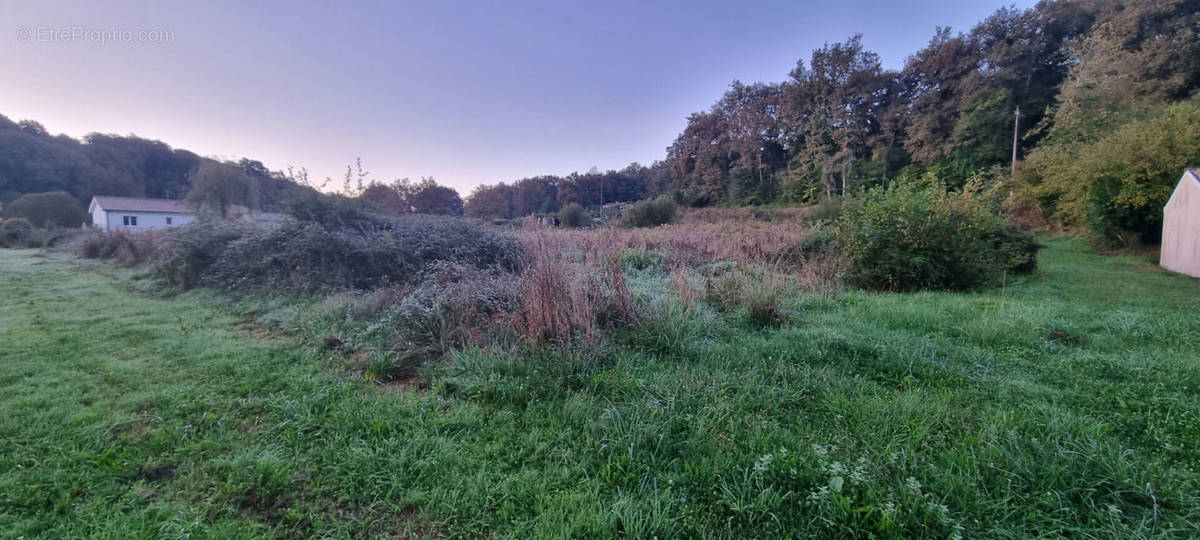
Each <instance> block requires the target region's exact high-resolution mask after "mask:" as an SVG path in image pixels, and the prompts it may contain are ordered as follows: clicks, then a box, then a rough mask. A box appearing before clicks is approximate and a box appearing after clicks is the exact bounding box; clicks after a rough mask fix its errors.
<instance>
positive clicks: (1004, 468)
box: [0, 239, 1200, 538]
mask: <svg viewBox="0 0 1200 540" xmlns="http://www.w3.org/2000/svg"><path fill="white" fill-rule="evenodd" d="M1049 244H1050V246H1049V248H1048V249H1046V250H1044V251H1043V253H1042V255H1041V257H1040V269H1039V271H1038V273H1037V274H1035V275H1033V276H1031V277H1027V278H1021V279H1019V280H1013V281H1011V282H1009V283H1006V284H1003V285H1002V286H1000V287H995V288H992V289H989V290H987V291H984V292H981V293H974V294H956V293H918V294H903V295H902V294H874V293H864V292H855V291H844V292H836V293H822V294H816V293H809V294H800V295H797V296H793V297H790V298H788V299H787V300H786V301H785V302H784V304H783V306H782V307H783V310H784V311H785V312H786V313H787V315H788V317H787V319H788V321H789V324H787V325H785V326H783V327H781V328H767V329H756V328H755V327H753V326H752V325H749V324H747V323H746V321H745V317H744V316H742V315H741V314H738V313H729V314H723V315H721V316H719V317H717V318H715V319H713V320H712V321H710V324H704V325H696V324H691V323H684V324H681V326H679V327H674V326H672V325H669V324H667V325H664V326H663V327H662V328H661V329H660V330H661V331H659V332H655V331H654V329H653V328H651V329H648V330H642V331H639V332H631V334H630V335H629V336H620V337H619V338H618V339H614V340H611V341H610V342H608V344H607V345H605V346H603V347H602V348H599V349H597V350H587V351H582V352H581V351H576V352H563V351H559V350H556V349H553V348H541V349H536V350H528V349H520V350H519V349H512V348H487V347H476V348H472V349H469V350H466V351H462V352H459V353H457V354H456V355H455V357H454V359H453V361H452V362H447V363H443V364H441V365H437V366H431V367H429V368H427V369H426V371H425V373H424V375H425V379H426V380H428V381H429V384H428V385H427V387H426V385H419V386H418V385H407V386H405V385H394V384H393V385H381V384H378V383H374V382H370V381H365V380H363V379H362V378H361V377H354V376H351V375H348V374H347V372H346V370H345V369H344V365H343V364H344V363H343V362H342V361H340V360H339V359H338V358H337V356H338V353H337V352H336V351H331V350H329V349H328V348H326V347H323V346H322V344H321V343H319V341H320V340H316V342H314V341H313V340H301V339H299V338H297V337H289V336H287V335H283V334H281V333H279V332H271V331H267V330H265V329H264V328H262V327H260V326H258V325H257V324H255V323H253V322H247V321H246V318H245V310H246V309H248V308H247V302H245V301H239V302H231V301H230V300H229V299H227V298H222V297H220V296H218V295H216V294H214V293H211V292H205V291H196V292H191V293H187V294H184V295H180V296H176V297H172V298H159V297H156V296H153V295H150V294H146V293H145V292H142V291H145V290H147V289H148V287H146V286H145V282H146V279H147V278H145V277H143V276H142V275H140V274H139V273H138V272H136V271H128V270H118V269H115V268H113V267H111V266H108V265H106V264H104V263H92V262H82V261H81V260H79V259H75V258H73V257H71V256H68V255H64V254H55V253H51V254H46V255H42V254H39V252H37V251H34V250H0V442H2V446H0V536H6V537H8V536H11V537H19V536H25V537H27V538H31V537H82V536H100V537H120V538H128V537H150V536H154V537H159V536H161V537H171V538H176V537H182V536H185V535H193V536H201V537H210V536H213V537H253V536H261V537H281V536H283V537H292V536H354V537H363V536H405V535H412V536H424V535H437V536H468V537H475V536H493V535H494V536H504V537H564V536H575V537H581V536H582V537H590V536H633V537H651V536H658V537H660V538H667V537H694V536H714V537H739V538H743V537H751V536H798V537H809V536H824V537H829V536H844V537H862V536H867V535H869V534H874V535H876V536H880V537H911V536H928V537H939V538H946V537H953V536H961V537H963V538H978V537H1022V538H1024V537H1030V536H1060V535H1068V536H1081V537H1098V538H1130V537H1196V536H1197V535H1200V471H1198V470H1197V467H1198V466H1200V284H1198V283H1197V281H1195V280H1191V279H1188V278H1185V277H1181V276H1178V275H1172V274H1168V273H1166V272H1163V271H1161V270H1159V269H1158V268H1157V267H1156V266H1154V265H1153V264H1152V263H1150V262H1147V261H1146V260H1143V259H1140V258H1135V257H1102V256H1099V255H1095V254H1093V253H1091V252H1089V251H1088V249H1087V248H1086V247H1085V246H1084V245H1083V244H1082V243H1081V242H1078V241H1075V240H1069V239H1064V240H1052V241H1050V242H1049ZM631 279H633V280H634V281H636V280H637V276H631Z"/></svg>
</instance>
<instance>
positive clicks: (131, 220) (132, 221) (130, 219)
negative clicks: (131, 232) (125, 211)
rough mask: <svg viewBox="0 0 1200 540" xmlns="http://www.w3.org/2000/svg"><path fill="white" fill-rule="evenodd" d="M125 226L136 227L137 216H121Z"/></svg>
mask: <svg viewBox="0 0 1200 540" xmlns="http://www.w3.org/2000/svg"><path fill="white" fill-rule="evenodd" d="M122 218H123V219H122V221H123V222H124V223H125V226H126V227H137V216H122Z"/></svg>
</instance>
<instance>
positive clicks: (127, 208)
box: [92, 195, 192, 214]
mask: <svg viewBox="0 0 1200 540" xmlns="http://www.w3.org/2000/svg"><path fill="white" fill-rule="evenodd" d="M92 203H93V204H97V205H99V206H100V208H103V209H105V210H108V211H110V212H112V211H116V212H160V213H164V214H190V213H192V212H191V210H189V209H188V208H187V207H185V206H183V205H182V204H180V202H179V201H177V200H174V199H138V198H135V197H108V196H102V195H97V196H95V197H92Z"/></svg>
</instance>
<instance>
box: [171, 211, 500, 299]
mask: <svg viewBox="0 0 1200 540" xmlns="http://www.w3.org/2000/svg"><path fill="white" fill-rule="evenodd" d="M176 234H177V236H176V237H175V238H174V239H173V245H174V246H175V247H173V248H172V250H171V251H168V252H167V253H166V254H165V256H164V258H163V260H162V261H161V262H160V264H159V274H160V275H161V276H162V277H164V278H165V279H167V280H168V281H170V282H171V283H173V284H175V285H179V286H184V287H188V286H192V285H194V284H196V283H202V284H206V285H211V286H214V287H219V288H225V289H252V290H261V289H271V288H282V289H292V290H302V291H319V290H351V289H360V290H361V289H373V288H377V287H386V286H391V285H412V284H416V283H418V282H419V281H420V279H421V277H422V273H423V272H425V271H426V270H428V269H429V268H430V267H431V265H433V264H434V263H437V262H439V261H448V262H456V263H460V264H463V265H467V266H471V267H475V268H492V267H496V268H500V269H503V270H508V271H515V270H517V269H519V267H520V265H521V257H522V255H521V248H520V245H519V244H518V243H517V241H516V240H513V239H511V238H506V237H501V236H497V235H495V234H492V233H490V232H488V231H487V230H485V229H484V228H483V227H482V226H479V225H475V224H472V223H469V222H467V221H466V220H463V219H460V218H452V217H433V216H419V217H418V216H413V217H403V218H396V219H390V220H381V221H379V222H378V223H377V224H376V225H375V226H374V227H368V226H362V227H327V226H324V225H322V224H320V223H317V222H311V221H310V222H305V221H299V220H288V221H285V222H284V223H283V224H281V225H279V226H278V227H274V228H270V229H249V228H248V229H238V228H230V226H228V225H219V226H218V225H197V226H192V225H188V226H186V227H181V228H179V229H177V230H176ZM197 278H199V279H197Z"/></svg>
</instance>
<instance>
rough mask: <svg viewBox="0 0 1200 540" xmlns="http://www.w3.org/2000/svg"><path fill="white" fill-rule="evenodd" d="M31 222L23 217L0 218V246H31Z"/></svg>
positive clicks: (32, 233)
mask: <svg viewBox="0 0 1200 540" xmlns="http://www.w3.org/2000/svg"><path fill="white" fill-rule="evenodd" d="M33 240H34V228H33V224H32V223H30V222H29V220H27V219H25V218H13V219H3V220H0V247H7V248H19V247H33Z"/></svg>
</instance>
